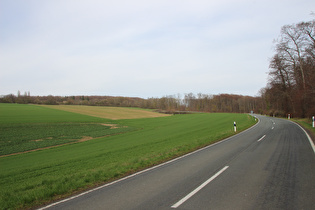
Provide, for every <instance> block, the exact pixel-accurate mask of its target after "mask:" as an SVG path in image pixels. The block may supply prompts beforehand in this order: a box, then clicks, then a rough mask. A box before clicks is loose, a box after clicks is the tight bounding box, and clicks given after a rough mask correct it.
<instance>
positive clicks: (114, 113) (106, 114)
mask: <svg viewBox="0 0 315 210" xmlns="http://www.w3.org/2000/svg"><path fill="white" fill-rule="evenodd" d="M42 106H44V107H50V108H54V109H59V110H64V111H69V112H74V113H79V114H84V115H89V116H94V117H100V118H106V119H112V120H120V119H139V118H151V117H165V116H166V115H165V114H160V113H157V112H152V111H150V110H145V109H139V108H124V107H106V106H77V105H42Z"/></svg>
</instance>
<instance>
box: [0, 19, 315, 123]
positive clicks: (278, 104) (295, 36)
mask: <svg viewBox="0 0 315 210" xmlns="http://www.w3.org/2000/svg"><path fill="white" fill-rule="evenodd" d="M274 45H275V46H274V48H275V53H274V55H273V57H272V58H271V59H270V66H269V69H270V71H269V81H268V84H267V85H266V87H264V88H262V89H261V90H260V92H259V96H256V97H252V96H242V95H233V94H217V95H212V94H202V93H199V94H193V93H188V94H184V95H183V96H181V95H180V94H178V95H170V96H164V97H161V98H148V99H143V98H136V97H114V96H83V95H82V96H52V95H49V96H31V94H30V92H25V93H24V94H21V93H20V91H18V93H17V95H14V94H9V95H3V96H1V97H0V103H21V104H28V103H30V104H50V105H57V104H59V105H60V104H63V105H89V106H118V107H139V108H149V109H157V110H163V111H166V112H176V111H197V112H233V113H249V112H252V111H253V112H255V113H259V114H267V115H270V116H282V117H285V116H287V115H288V114H290V115H291V116H293V117H311V116H313V115H315V106H314V105H315V82H314V81H315V20H312V21H309V22H300V23H296V24H291V25H285V26H283V27H282V28H281V30H280V35H279V37H278V38H277V39H275V41H274Z"/></svg>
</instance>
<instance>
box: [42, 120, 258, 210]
mask: <svg viewBox="0 0 315 210" xmlns="http://www.w3.org/2000/svg"><path fill="white" fill-rule="evenodd" d="M257 119H258V122H257V123H256V124H255V125H253V126H252V127H249V128H247V129H246V130H244V131H242V132H240V133H238V134H235V135H233V136H230V137H228V138H226V139H223V140H222V141H218V142H216V143H214V144H211V145H208V146H206V147H203V148H200V149H198V150H195V151H193V152H190V153H187V154H186V155H183V156H180V157H178V158H175V159H172V160H169V161H167V162H164V163H161V164H159V165H156V166H153V167H151V168H147V169H144V170H142V171H139V172H136V173H134V174H131V175H129V176H126V177H123V178H121V179H118V180H115V181H113V182H110V183H107V184H104V185H101V186H99V187H96V188H93V189H91V190H88V191H85V192H83V193H81V194H78V195H74V196H72V197H69V198H66V199H64V200H60V201H57V202H54V203H51V204H49V205H47V206H44V207H41V208H39V209H38V210H44V209H48V208H50V207H53V206H56V205H59V204H61V203H64V202H67V201H70V200H73V199H75V198H78V197H80V196H83V195H86V194H88V193H91V192H94V191H97V190H99V189H102V188H105V187H108V186H110V185H113V184H116V183H119V182H121V181H124V180H127V179H129V178H132V177H135V176H138V175H140V174H143V173H146V172H148V171H151V170H154V169H156V168H159V167H161V166H164V165H167V164H170V163H173V162H176V161H178V160H180V159H182V158H185V157H188V156H190V155H193V154H195V153H198V152H200V151H202V150H206V149H209V148H210V147H214V146H216V145H218V144H222V143H224V142H227V141H230V140H231V139H233V138H234V137H236V136H239V135H242V133H245V132H246V131H249V130H251V129H253V128H254V127H256V126H257V125H258V124H259V123H260V119H259V118H257Z"/></svg>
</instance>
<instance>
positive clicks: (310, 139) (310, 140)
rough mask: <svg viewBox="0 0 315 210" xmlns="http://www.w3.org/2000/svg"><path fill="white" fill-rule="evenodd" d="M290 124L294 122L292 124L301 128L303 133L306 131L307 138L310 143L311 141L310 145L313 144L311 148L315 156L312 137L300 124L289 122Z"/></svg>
mask: <svg viewBox="0 0 315 210" xmlns="http://www.w3.org/2000/svg"><path fill="white" fill-rule="evenodd" d="M289 122H292V123H294V124H296V125H297V126H299V127H300V128H301V129H302V131H304V133H305V135H306V137H307V138H308V141H309V142H310V144H311V147H312V149H313V152H314V154H315V145H314V142H313V141H312V138H311V137H310V135H308V133H307V132H306V130H304V128H303V127H302V126H300V125H299V124H298V123H296V122H293V121H289Z"/></svg>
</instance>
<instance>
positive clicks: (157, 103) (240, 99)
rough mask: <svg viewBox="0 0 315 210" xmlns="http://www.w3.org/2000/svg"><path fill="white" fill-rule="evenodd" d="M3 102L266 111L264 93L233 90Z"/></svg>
mask: <svg viewBox="0 0 315 210" xmlns="http://www.w3.org/2000/svg"><path fill="white" fill-rule="evenodd" d="M0 103H20V104H46V105H88V106H116V107H139V108H147V109H157V110H163V111H166V112H173V113H176V112H178V111H196V112H234V113H248V112H251V111H255V112H259V113H262V112H263V101H262V100H261V98H260V97H251V96H242V95H232V94H218V95H210V94H201V93H199V94H193V93H188V94H184V96H183V97H182V96H181V95H179V94H178V95H170V96H165V97H161V98H148V99H143V98H137V97H114V96H52V95H49V96H31V95H30V93H29V92H28V93H25V94H24V95H21V94H18V95H17V96H16V95H13V94H9V95H5V96H1V97H0Z"/></svg>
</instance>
